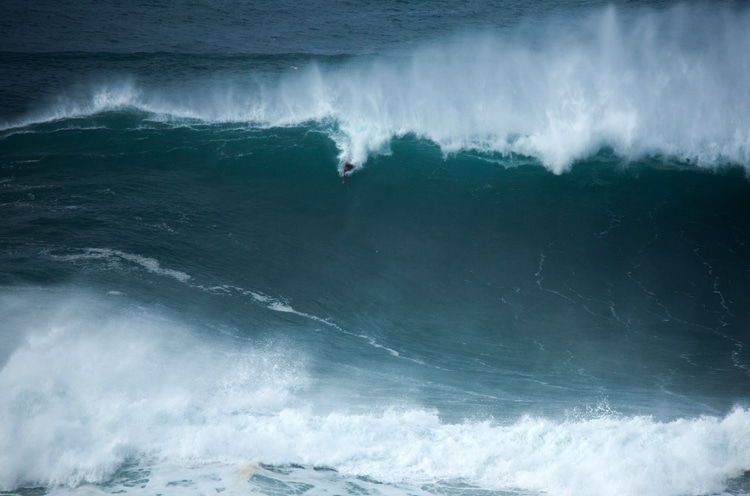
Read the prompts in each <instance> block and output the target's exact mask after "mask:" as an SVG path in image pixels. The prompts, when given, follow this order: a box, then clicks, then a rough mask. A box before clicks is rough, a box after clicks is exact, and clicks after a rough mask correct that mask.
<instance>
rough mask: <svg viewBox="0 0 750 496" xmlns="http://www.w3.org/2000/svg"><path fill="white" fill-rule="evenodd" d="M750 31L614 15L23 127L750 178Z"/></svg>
mask: <svg viewBox="0 0 750 496" xmlns="http://www.w3.org/2000/svg"><path fill="white" fill-rule="evenodd" d="M561 15H562V14H561ZM749 23H750V10H748V9H744V10H737V11H730V10H728V9H712V10H709V9H708V8H706V7H689V6H685V5H682V6H678V7H676V8H672V9H669V10H665V11H653V10H635V11H620V10H617V9H616V8H615V7H611V8H608V9H606V10H600V11H596V12H592V13H590V14H589V15H588V16H584V17H583V18H578V19H567V18H564V17H556V18H549V19H547V20H546V21H545V22H541V23H536V24H533V25H532V24H525V25H523V26H521V27H519V28H516V29H514V30H513V31H503V32H496V33H489V32H487V33H483V34H479V35H477V34H472V35H466V36H463V37H457V38H453V39H451V40H450V41H445V42H441V43H434V44H431V45H428V46H423V47H422V48H420V49H417V50H415V51H413V52H410V53H405V54H389V55H381V56H377V57H367V58H359V59H353V60H348V61H344V62H341V63H338V64H328V65H324V66H322V65H318V64H316V63H314V62H312V63H310V64H309V65H308V66H307V67H303V68H301V69H300V70H296V68H294V69H295V70H289V72H287V73H285V74H282V75H281V76H279V77H278V78H271V79H273V82H269V78H265V79H263V78H256V77H253V76H252V75H250V76H249V77H248V79H247V80H243V81H231V82H224V83H216V82H215V80H212V82H210V83H206V87H201V88H198V89H195V88H193V89H187V87H184V88H183V87H176V88H154V87H150V86H149V85H148V84H147V82H136V81H135V80H124V81H120V82H116V83H112V84H107V85H99V86H95V87H93V88H92V90H91V91H90V92H89V93H88V94H87V95H86V96H80V95H79V96H77V97H65V96H61V97H60V98H59V99H58V101H57V103H55V104H54V105H52V106H51V107H50V108H48V109H46V110H44V111H41V112H39V113H37V114H34V115H29V116H27V118H25V119H24V120H23V121H22V122H20V124H28V123H32V122H44V121H48V120H53V119H61V118H68V117H75V116H81V115H91V114H95V113H99V112H105V111H109V110H118V109H124V108H135V109H138V110H141V111H145V112H147V113H149V114H151V116H150V118H158V119H167V120H172V119H177V120H184V119H198V120H200V121H208V122H241V123H248V124H250V125H253V126H261V127H278V126H299V125H310V123H316V125H317V126H319V127H321V128H323V129H325V130H326V131H327V132H328V133H329V134H330V136H331V138H332V139H333V140H334V141H335V143H336V145H337V147H338V149H339V152H340V153H339V161H340V163H339V166H340V167H343V164H344V163H345V162H347V161H350V162H353V163H354V164H355V165H357V166H361V165H363V164H364V163H365V162H366V161H367V160H368V157H371V156H373V155H377V154H388V153H390V142H391V140H392V139H393V138H394V137H402V136H405V135H415V136H417V137H420V138H424V139H428V140H431V141H433V142H434V143H436V144H437V145H439V146H440V148H441V149H442V151H443V153H444V154H453V153H457V152H461V151H465V150H476V151H480V152H483V153H500V154H519V155H524V156H531V157H536V158H537V159H538V160H540V161H541V162H542V163H543V164H544V165H545V166H546V167H548V168H549V169H550V170H552V171H554V172H556V173H560V172H563V171H565V170H567V169H569V168H570V166H571V165H572V163H573V162H575V161H576V160H579V159H583V158H586V157H589V156H592V155H594V154H596V153H597V152H598V151H599V150H601V149H602V148H603V147H608V148H611V149H612V150H614V152H615V153H616V154H617V155H619V156H620V157H622V158H624V159H626V160H631V159H637V158H641V157H643V156H657V157H666V158H670V159H676V160H679V161H688V162H691V163H697V164H698V165H701V166H707V167H716V166H719V165H723V164H734V165H741V166H744V167H745V168H746V169H748V170H750V97H748V94H747V91H746V89H747V88H748V87H750V32H748V30H747V29H745V27H746V26H747V25H748V24H749ZM18 124H19V123H16V124H13V125H12V126H15V125H18ZM6 127H7V126H6Z"/></svg>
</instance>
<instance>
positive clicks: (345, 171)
mask: <svg viewBox="0 0 750 496" xmlns="http://www.w3.org/2000/svg"><path fill="white" fill-rule="evenodd" d="M352 169H354V164H353V163H351V162H347V163H346V165H345V166H344V176H343V177H342V178H341V184H344V183H345V182H346V173H347V172H349V171H350V170H352Z"/></svg>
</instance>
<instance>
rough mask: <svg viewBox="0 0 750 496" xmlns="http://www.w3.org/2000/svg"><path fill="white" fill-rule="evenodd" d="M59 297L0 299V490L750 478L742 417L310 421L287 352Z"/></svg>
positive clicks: (645, 484)
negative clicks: (9, 340)
mask: <svg viewBox="0 0 750 496" xmlns="http://www.w3.org/2000/svg"><path fill="white" fill-rule="evenodd" d="M67 294H68V295H69V296H68V297H66V298H64V299H61V297H60V296H56V295H52V296H49V295H48V296H45V294H44V293H41V292H34V291H31V292H28V293H27V294H26V295H15V296H9V295H7V294H5V295H2V298H0V309H2V310H3V315H4V323H3V331H4V332H7V333H12V334H13V335H15V336H22V338H21V340H20V342H19V343H18V344H17V345H15V347H14V349H12V350H9V351H8V356H9V358H8V360H7V363H6V364H5V365H4V367H3V368H2V370H1V371H0V418H2V419H3V422H0V489H12V488H14V487H17V486H19V485H26V486H31V485H40V484H41V485H53V486H54V485H61V486H65V487H78V486H79V485H80V484H83V483H87V482H90V483H98V482H104V481H107V480H108V478H110V477H111V476H112V474H113V473H114V472H115V471H116V470H117V469H118V467H120V466H121V464H123V463H124V462H126V461H128V460H130V461H133V460H135V461H141V462H142V463H145V464H146V465H147V466H148V467H149V470H150V471H151V476H150V479H152V480H153V481H159V480H162V481H164V480H169V479H168V478H167V477H171V478H175V477H176V478H177V480H181V479H180V478H182V479H194V478H196V477H197V476H198V475H200V474H201V473H202V472H201V470H203V469H201V467H219V468H220V470H222V471H225V472H233V471H237V470H240V469H242V468H243V467H247V466H248V464H251V463H258V462H264V463H276V464H281V463H302V464H306V465H316V466H320V465H323V466H328V467H332V468H334V469H336V470H338V474H340V475H341V476H342V477H347V476H348V477H354V476H358V475H364V476H369V477H372V478H375V479H378V480H381V481H383V482H388V483H392V484H407V485H409V487H416V486H419V485H421V484H429V483H435V482H436V481H440V480H460V481H463V482H466V483H471V484H476V485H479V486H481V487H484V488H489V489H507V488H516V489H522V490H525V491H538V492H544V493H546V494H550V495H579V496H586V495H592V496H593V495H597V496H603V495H617V496H629V495H638V496H648V495H660V496H668V495H699V494H712V493H716V492H720V491H721V490H722V488H723V487H724V485H725V483H726V480H727V478H731V477H736V476H739V475H741V474H742V471H743V470H748V468H750V436H748V432H750V410H747V409H736V410H734V411H733V412H731V413H730V414H728V415H727V416H726V417H702V418H690V419H680V420H677V421H674V422H658V421H655V420H654V419H652V418H650V417H620V416H617V415H616V414H612V413H611V412H604V413H603V414H601V415H598V416H596V415H595V416H592V417H587V418H577V419H573V420H569V421H553V420H549V419H544V418H532V417H527V418H523V419H519V420H517V421H515V422H512V423H510V424H508V425H503V424H498V423H496V422H493V421H491V420H486V421H466V422H464V423H458V424H449V423H444V422H442V421H441V420H440V418H439V416H438V414H437V412H432V411H425V410H423V409H421V408H419V407H418V406H415V407H413V408H389V407H388V405H384V406H383V408H381V409H377V410H373V411H371V412H369V413H356V414H355V413H351V412H348V411H346V410H334V411H330V413H316V412H319V411H320V408H319V407H320V406H324V405H323V404H321V405H316V404H315V402H317V401H318V399H316V396H315V389H314V384H315V381H316V380H325V378H319V379H316V378H314V377H312V376H310V375H309V373H307V372H305V369H306V367H305V362H306V359H305V358H304V356H301V355H300V354H299V352H293V351H292V350H290V349H288V348H287V347H285V346H280V345H273V346H269V345H267V344H266V345H264V344H254V345H253V344H248V343H247V342H246V341H243V342H242V343H241V344H240V343H235V342H231V341H227V340H226V338H224V337H222V338H219V337H216V336H213V337H210V338H201V337H200V335H199V333H198V332H197V331H196V330H195V329H191V328H190V327H189V326H186V325H184V324H182V323H180V322H179V321H177V320H175V318H174V317H170V316H165V315H161V314H158V313H155V312H151V311H147V310H142V309H139V310H133V308H134V307H122V305H123V304H124V302H125V297H123V296H121V295H119V296H117V297H114V300H112V299H110V300H104V301H103V300H100V299H99V298H93V297H90V296H86V295H81V294H75V292H67ZM302 393H304V397H305V398H307V401H301V400H300V397H301V395H302ZM319 401H321V402H322V403H325V401H326V400H325V397H321V398H319ZM309 402H312V403H309ZM324 410H325V409H324ZM222 467H223V468H222ZM219 468H217V469H216V470H219ZM211 470H214V469H213V468H212V469H211ZM165 474H169V475H165ZM165 478H167V479H165ZM153 484H156V482H154V483H153ZM154 489H157V488H156V487H154V486H153V485H152V486H147V487H146V488H145V489H144V490H143V491H140V492H142V493H144V494H145V493H148V494H152V493H153V492H154ZM131 491H133V492H139V491H138V488H129V489H128V492H131ZM158 492H162V490H161V489H160V490H159V491H158ZM412 493H414V492H413V491H412Z"/></svg>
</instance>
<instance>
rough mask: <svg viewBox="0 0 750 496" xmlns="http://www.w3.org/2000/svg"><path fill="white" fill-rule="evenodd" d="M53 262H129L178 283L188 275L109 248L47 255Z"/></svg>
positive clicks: (186, 279)
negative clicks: (100, 260)
mask: <svg viewBox="0 0 750 496" xmlns="http://www.w3.org/2000/svg"><path fill="white" fill-rule="evenodd" d="M49 256H50V257H52V258H54V259H55V260H63V261H71V262H75V261H78V260H98V259H102V260H105V261H107V262H109V263H110V264H117V263H120V262H122V261H127V262H131V263H133V264H136V265H138V266H140V267H141V268H143V269H146V271H148V272H151V273H152V274H157V275H160V276H166V277H171V278H173V279H177V280H178V281H180V282H188V281H189V280H190V275H189V274H186V273H184V272H181V271H179V270H174V269H165V268H164V267H162V266H161V263H160V262H159V261H158V260H156V259H155V258H151V257H146V256H143V255H137V254H134V253H127V252H124V251H120V250H112V249H109V248H86V249H85V250H83V251H82V252H81V253H74V254H69V255H52V254H50V255H49Z"/></svg>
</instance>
